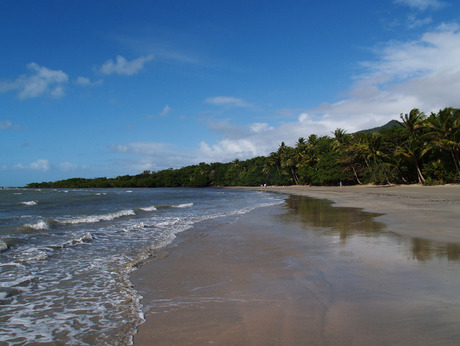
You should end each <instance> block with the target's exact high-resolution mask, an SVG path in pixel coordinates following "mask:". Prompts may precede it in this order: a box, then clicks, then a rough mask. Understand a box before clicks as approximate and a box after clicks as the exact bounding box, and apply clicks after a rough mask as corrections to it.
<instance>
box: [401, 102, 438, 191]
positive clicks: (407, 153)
mask: <svg viewBox="0 0 460 346" xmlns="http://www.w3.org/2000/svg"><path fill="white" fill-rule="evenodd" d="M400 117H401V120H402V122H399V124H400V125H401V126H402V127H403V128H404V129H405V130H406V131H407V133H408V138H407V140H406V141H405V143H403V144H402V145H401V146H399V148H398V149H397V150H396V153H395V155H396V156H403V157H406V158H408V159H409V160H410V161H412V162H413V163H414V165H415V168H416V170H417V178H418V182H419V183H424V182H425V177H424V176H423V174H422V170H421V169H420V161H421V159H422V157H423V156H424V155H425V154H426V153H427V152H428V151H429V150H430V147H429V146H428V145H427V143H426V142H425V141H424V138H423V133H422V132H421V130H422V129H423V127H422V124H423V120H424V119H425V115H424V114H423V113H421V112H420V111H419V110H418V109H417V108H414V109H412V110H411V111H410V112H409V114H405V115H404V116H403V115H402V114H401V116H400Z"/></svg>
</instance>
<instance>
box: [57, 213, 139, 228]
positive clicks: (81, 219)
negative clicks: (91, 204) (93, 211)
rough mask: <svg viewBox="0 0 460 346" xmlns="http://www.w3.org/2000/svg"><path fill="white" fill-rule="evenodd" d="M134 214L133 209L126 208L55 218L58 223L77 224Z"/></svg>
mask: <svg viewBox="0 0 460 346" xmlns="http://www.w3.org/2000/svg"><path fill="white" fill-rule="evenodd" d="M131 215H136V213H135V212H134V210H132V209H127V210H120V211H117V212H114V213H108V214H102V215H90V216H83V217H76V218H71V219H65V220H57V222H58V223H62V224H79V223H96V222H100V221H111V220H114V219H117V218H119V217H123V216H131Z"/></svg>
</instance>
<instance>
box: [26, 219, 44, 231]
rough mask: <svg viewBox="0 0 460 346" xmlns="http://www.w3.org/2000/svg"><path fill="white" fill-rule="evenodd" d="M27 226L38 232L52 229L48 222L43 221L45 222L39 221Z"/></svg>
mask: <svg viewBox="0 0 460 346" xmlns="http://www.w3.org/2000/svg"><path fill="white" fill-rule="evenodd" d="M25 226H26V227H29V228H33V229H36V230H47V229H49V228H50V226H49V225H48V223H47V222H46V221H43V220H40V221H37V222H35V223H29V224H27V225H25Z"/></svg>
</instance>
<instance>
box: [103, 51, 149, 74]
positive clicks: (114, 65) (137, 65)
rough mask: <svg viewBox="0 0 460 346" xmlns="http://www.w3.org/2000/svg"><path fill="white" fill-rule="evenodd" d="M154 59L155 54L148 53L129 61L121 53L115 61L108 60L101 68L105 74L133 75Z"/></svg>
mask: <svg viewBox="0 0 460 346" xmlns="http://www.w3.org/2000/svg"><path fill="white" fill-rule="evenodd" d="M153 59H154V55H147V56H142V57H140V58H137V59H134V60H131V61H128V60H126V59H125V58H124V57H122V56H121V55H118V56H117V57H116V59H115V62H114V61H113V60H111V59H110V60H107V61H106V62H105V63H104V64H103V65H102V67H101V68H100V71H101V72H102V73H103V74H105V75H111V74H118V75H125V76H131V75H134V74H136V73H138V72H139V71H140V70H142V69H143V68H144V65H145V64H146V63H148V62H149V61H152V60H153Z"/></svg>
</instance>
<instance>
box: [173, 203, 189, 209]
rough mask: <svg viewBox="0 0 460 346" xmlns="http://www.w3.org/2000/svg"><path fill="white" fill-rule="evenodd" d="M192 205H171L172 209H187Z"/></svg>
mask: <svg viewBox="0 0 460 346" xmlns="http://www.w3.org/2000/svg"><path fill="white" fill-rule="evenodd" d="M192 205H193V203H182V204H178V205H173V206H172V207H173V208H188V207H191V206H192Z"/></svg>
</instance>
